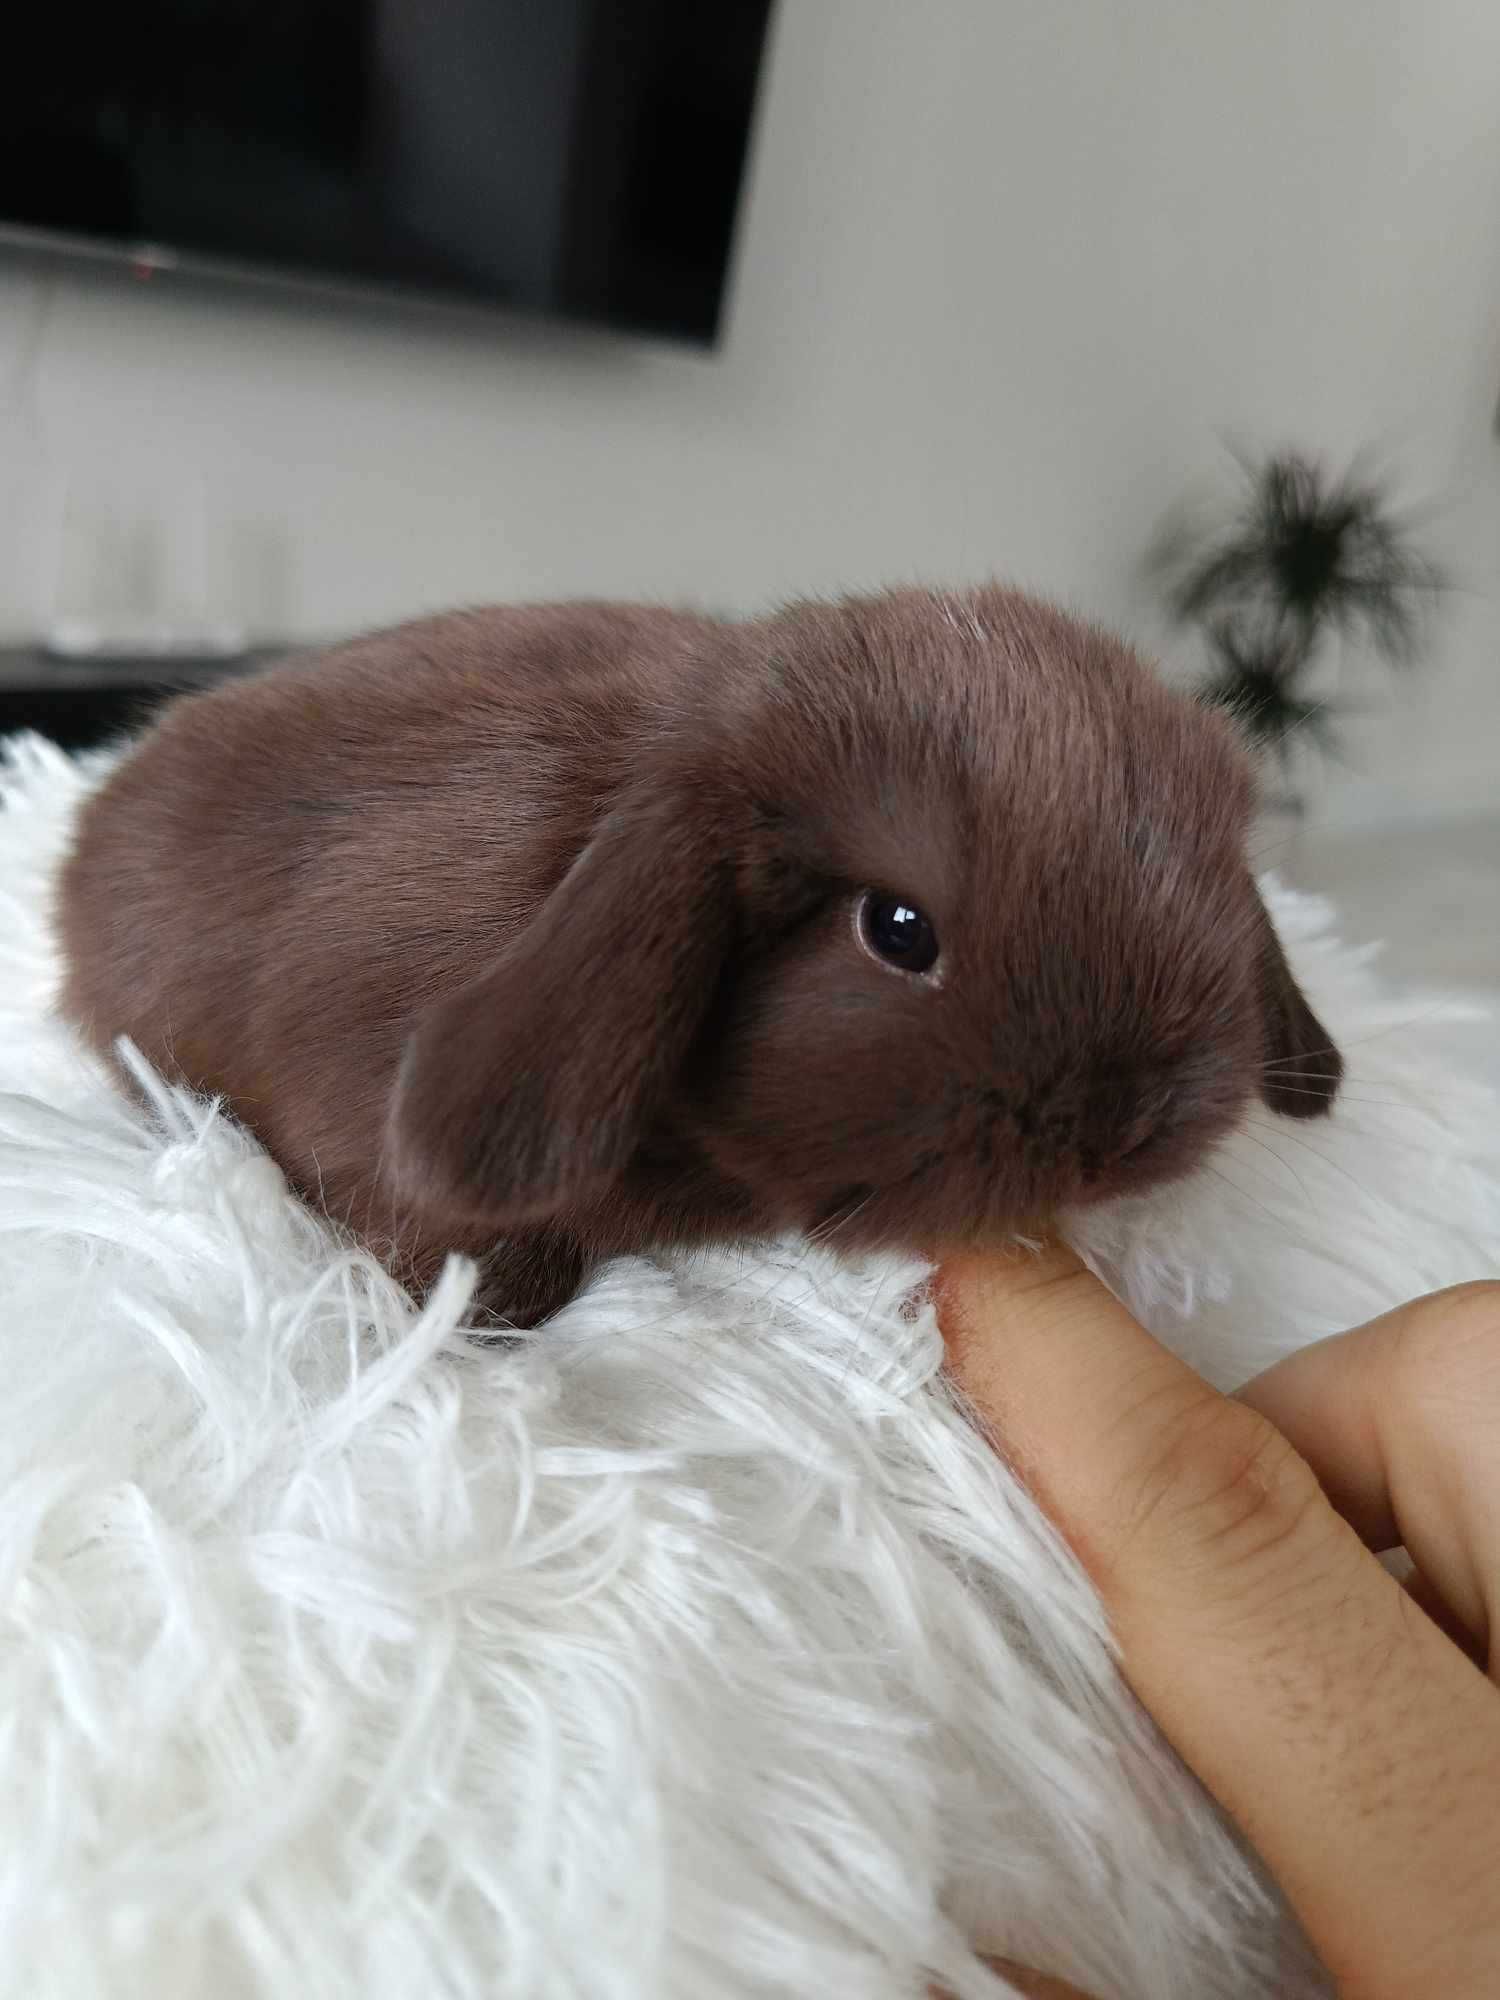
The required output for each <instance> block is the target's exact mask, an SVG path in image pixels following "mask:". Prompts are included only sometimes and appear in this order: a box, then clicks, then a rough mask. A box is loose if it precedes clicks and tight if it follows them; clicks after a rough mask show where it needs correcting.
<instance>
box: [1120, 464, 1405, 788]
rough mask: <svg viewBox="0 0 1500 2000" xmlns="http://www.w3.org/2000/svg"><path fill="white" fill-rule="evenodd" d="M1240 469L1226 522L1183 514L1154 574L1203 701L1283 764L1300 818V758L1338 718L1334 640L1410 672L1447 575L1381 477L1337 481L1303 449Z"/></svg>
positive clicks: (1325, 740) (1329, 738)
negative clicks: (1416, 537)
mask: <svg viewBox="0 0 1500 2000" xmlns="http://www.w3.org/2000/svg"><path fill="white" fill-rule="evenodd" d="M1244 473H1245V493H1244V496H1243V498H1242V500H1241V502H1240V505H1239V506H1238V508H1237V509H1235V510H1234V511H1233V512H1232V513H1231V515H1230V516H1229V518H1228V519H1227V520H1226V521H1223V522H1222V523H1221V524H1219V525H1218V526H1217V527H1211V526H1207V525H1206V524H1204V523H1203V522H1201V521H1194V520H1192V519H1191V518H1188V519H1186V520H1184V519H1183V518H1182V517H1180V516H1179V517H1178V518H1177V519H1175V520H1174V522H1173V523H1172V525H1171V526H1170V527H1169V528H1168V529H1167V530H1166V531H1165V532H1164V533H1163V535H1162V536H1161V537H1160V538H1159V540H1158V543H1157V546H1156V550H1155V553H1154V558H1153V566H1154V567H1155V569H1156V570H1157V573H1158V575H1159V576H1160V577H1161V578H1162V580H1163V582H1164V584H1165V587H1166V592H1167V600H1168V603H1169V606H1170V608H1171V610H1172V613H1173V615H1174V616H1175V618H1176V619H1178V620H1179V621H1180V622H1181V623H1183V624H1185V625H1188V626H1190V627H1192V628H1194V629H1196V630H1197V631H1198V632H1199V633H1200V634H1201V637H1202V640H1203V644H1204V647H1205V650H1206V652H1207V655H1208V661H1209V664H1208V668H1207V670H1206V672H1205V673H1204V675H1203V676H1202V677H1201V679H1200V681H1199V685H1198V693H1199V695H1200V697H1201V699H1203V700H1204V701H1206V702H1210V703H1212V704H1213V705H1214V706H1216V707H1220V708H1224V709H1227V710H1228V711H1229V712H1230V714H1232V715H1233V716H1234V717H1235V719H1236V720H1237V721H1238V722H1239V724H1240V726H1241V727H1242V728H1243V730H1244V731H1245V734H1246V735H1247V736H1248V737H1249V739H1250V741H1251V743H1252V745H1253V746H1254V747H1255V749H1256V750H1257V751H1258V752H1260V753H1261V755H1262V756H1263V757H1264V758H1265V759H1266V760H1267V761H1268V762H1271V763H1274V764H1275V765H1276V766H1277V767H1278V770H1279V773H1280V777H1281V780H1282V784H1283V788H1284V792H1285V796H1283V798H1282V799H1281V800H1280V801H1278V803H1279V804H1280V806H1281V807H1282V809H1283V810H1293V811H1296V810H1299V809H1300V803H1301V802H1300V798H1299V796H1298V795H1297V793H1296V792H1295V790H1293V789H1291V773H1292V765H1293V760H1294V757H1295V755H1296V753H1297V752H1298V751H1299V750H1318V751H1324V752H1327V751H1331V750H1332V749H1333V748H1334V745H1335V740H1336V739H1335V736H1334V729H1333V723H1334V718H1335V715H1336V713H1337V709H1336V707H1335V704H1334V703H1333V701H1332V699H1331V695H1330V694H1329V693H1328V692H1326V691H1325V692H1322V693H1320V692H1319V688H1320V687H1321V688H1323V689H1325V690H1326V689H1327V686H1328V679H1329V673H1330V671H1331V668H1330V656H1331V648H1332V642H1334V641H1335V640H1338V639H1344V640H1350V641H1354V642H1355V643H1362V644H1363V645H1364V646H1365V647H1367V648H1368V649H1369V650H1370V651H1371V652H1373V653H1374V654H1375V655H1376V656H1377V657H1378V658H1379V659H1381V660H1382V661H1384V663H1385V664H1386V665H1387V666H1389V667H1392V668H1396V669H1405V668H1410V667H1412V666H1414V665H1415V664H1416V663H1417V661H1418V659H1419V657H1420V654H1421V642H1422V637H1423V629H1424V623H1425V619H1424V613H1425V612H1426V610H1427V608H1428V607H1429V605H1430V604H1431V603H1432V602H1433V601H1434V599H1435V598H1436V595H1437V593H1438V591H1439V590H1440V589H1441V587H1442V576H1441V573H1440V572H1439V570H1438V569H1437V567H1436V565H1435V564H1434V563H1433V562H1431V561H1430V560H1429V558H1428V557H1427V556H1426V555H1424V554H1423V553H1422V551H1421V549H1420V548H1419V547H1417V545H1416V544H1415V542H1414V541H1413V540H1412V538H1411V535H1410V531H1409V529H1408V527H1407V526H1406V525H1405V524H1404V523H1403V522H1402V521H1401V519H1400V518H1399V516H1398V515H1397V514H1396V513H1395V511H1394V509H1393V508H1392V506H1391V502H1390V499H1389V496H1388V494H1387V492H1386V490H1385V489H1384V488H1383V487H1382V486H1380V485H1379V484H1377V483H1376V482H1375V481H1373V480H1369V479H1362V478H1359V477H1357V476H1356V475H1355V474H1354V473H1353V472H1349V473H1345V474H1342V475H1339V476H1335V475H1333V474H1331V473H1329V472H1328V471H1326V470H1325V469H1324V468H1323V467H1321V466H1320V465H1318V464H1317V463H1315V462H1314V461H1313V460H1311V459H1309V458H1306V457H1304V456H1302V455H1301V454H1300V453H1296V452H1284V453H1280V454H1278V455H1276V456H1273V457H1270V458H1267V459H1265V460H1264V461H1262V462H1261V463H1259V464H1254V463H1246V464H1244Z"/></svg>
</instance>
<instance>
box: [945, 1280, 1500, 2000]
mask: <svg viewBox="0 0 1500 2000" xmlns="http://www.w3.org/2000/svg"><path fill="white" fill-rule="evenodd" d="M937 1295H938V1308H939V1314H940V1319H941V1322H942V1325H943V1328H944V1334H945V1338H946V1339H947V1340H948V1342H949V1354H950V1365H951V1367H952V1369H953V1372H954V1374H955V1376H956V1378H957V1380H958V1382H959V1384H960V1386H961V1387H962V1388H963V1389H964V1391H965V1392H966V1393H967V1395H968V1396H969V1397H970V1399H971V1401H972V1402H973V1403H974V1404H975V1406H976V1407H977V1409H978V1411H979V1412H980V1414H981V1416H982V1417H983V1418H984V1419H986V1420H987V1421H988V1423H989V1424H990V1425H991V1427H992V1428H993V1429H994V1430H995V1431H996V1432H997V1433H998V1434H999V1436H1000V1437H1001V1438H1002V1439H1003V1441H1004V1445H1005V1448H1006V1449H1007V1451H1008V1452H1009V1453H1010V1455H1011V1456H1012V1458H1013V1459H1014V1461H1015V1462H1016V1464H1017V1466H1018V1468H1019V1469H1020V1471H1021V1472H1022V1474H1023V1476H1025V1477H1026V1478H1027V1480H1028V1481H1029V1482H1030V1484H1031V1485H1032V1487H1033V1490H1034V1491H1035V1492H1036V1493H1037V1495H1038V1498H1039V1499H1040V1500H1041V1502H1042V1504H1043V1505H1044V1507H1046V1508H1047V1510H1048V1511H1049V1512H1050V1513H1051V1514H1052V1516H1053V1518H1054V1519H1055V1520H1056V1521H1057V1523H1058V1524H1059V1526H1060V1527H1061V1528H1062V1530H1063V1532H1064V1533H1065V1534H1066V1536H1067V1537H1068V1539H1069V1541H1070V1542H1071V1543H1072V1545H1073V1546H1074V1548H1075V1549H1076V1550H1077V1551H1078V1553H1079V1555H1080V1557H1081V1558H1082V1560H1083V1562H1084V1563H1085V1565H1086V1566H1087V1567H1088V1569H1089V1570H1090V1572H1091V1573H1092V1575H1093V1576H1094V1579H1095V1581H1096V1583H1097V1585H1098V1587H1099V1590H1100V1592H1101V1595H1102V1596H1103V1598H1104V1601H1105V1603H1106V1606H1107V1607H1108V1609H1109V1611H1110V1614H1111V1618H1112V1623H1113V1625H1114V1629H1115V1633H1116V1636H1117V1639H1118V1642H1119V1646H1120V1650H1121V1658H1122V1665H1123V1667H1124V1671H1125V1673H1126V1675H1127V1676H1128V1678H1129V1679H1130V1681H1131V1682H1132V1684H1133V1685H1134V1686H1135V1688H1136V1690H1137V1692H1138V1693H1139V1694H1140V1696H1141V1698H1142V1700H1143V1701H1144V1702H1145V1704H1146V1706H1147V1707H1148V1708H1149V1709H1150V1710H1151V1712H1152V1713H1153V1714H1154V1715H1155V1717H1156V1719H1157V1721H1158V1722H1159V1724H1160V1725H1161V1727H1162V1729H1163V1730H1164V1732H1165V1733H1166V1735H1167V1736H1168V1737H1169V1738H1170V1739H1171V1741H1172V1742H1173V1743H1174V1744H1175V1745H1176V1747H1177V1749H1178V1750H1179V1751H1180V1752H1181V1754H1182V1755H1183V1757H1184V1758H1185V1759H1186V1761H1187V1762H1188V1763H1189V1764H1190V1765H1191V1766H1192V1767H1193V1768H1194V1769H1195V1770H1196V1771H1197V1773H1198V1774H1199V1776H1200V1777H1201V1778H1202V1779H1203V1780H1204V1782H1205V1783H1206V1784H1207V1785H1208V1786H1209V1788H1210V1789H1211V1790H1212V1791H1213V1792H1214V1793H1215V1795H1216V1796H1217V1797H1218V1798H1219V1800H1220V1801H1221V1803H1222V1804H1223V1805H1224V1806H1225V1807H1226V1809H1227V1810H1228V1811H1229V1812H1230V1813H1231V1814H1232V1815H1233V1817H1234V1818H1235V1819H1236V1820H1237V1821H1238V1822H1239V1824H1240V1826H1241V1827H1242V1828H1243V1829H1244V1831H1245V1832H1246V1834H1247V1835H1248V1836H1249V1838H1250V1840H1251V1842H1252V1844H1253V1845H1254V1846H1255V1847H1257V1848H1258V1849H1259V1851H1260V1853H1261V1854H1262V1856H1263V1857H1264V1859H1265V1860H1266V1862H1267V1864H1268V1865H1269V1867H1270V1868H1271V1870H1272V1872H1273V1873H1274V1874H1275V1875H1276V1877H1277V1878H1278V1880H1279V1881H1280V1882H1281V1884H1282V1887H1283V1888H1284V1890H1285V1891H1286V1893H1287V1895H1288V1896H1289V1898H1290V1900H1291V1901H1292V1903H1293V1905H1294V1906H1295V1907H1296V1909H1297V1910H1298V1912H1299V1914H1300V1915H1301V1917H1302V1920H1303V1923H1304V1925H1305V1926H1306V1928H1307V1930H1308V1932H1309V1934H1310V1935H1311V1937H1312V1939H1313V1941H1314V1943H1315V1944H1316V1945H1317V1946H1318V1948H1319V1949H1320V1950H1321V1952H1322V1953H1323V1956H1324V1958H1325V1961H1326V1962H1327V1964H1328V1965H1329V1968H1330V1970H1331V1971H1332V1972H1333V1973H1334V1976H1335V1978H1336V1979H1338V1980H1343V1981H1347V1982H1348V1984H1349V1985H1350V1986H1351V1988H1352V1987H1354V1986H1356V1985H1357V1986H1358V1990H1359V1991H1360V1992H1361V1994H1363V1995H1365V1996H1367V2000H1376V1997H1377V1996H1384V1995H1387V1994H1389V1995H1392V1996H1394V1995H1396V1994H1402V1995H1409V1994H1410V1993H1412V1992H1417V1991H1425V1992H1444V1993H1447V1994H1450V1995H1466V1994H1469V1993H1471V1992H1472V1993H1476V1994H1477V1993H1479V1992H1486V1991H1491V1990H1493V1989H1494V1984H1495V1981H1496V1977H1497V1973H1500V1911H1497V1910H1496V1909H1495V1908H1494V1907H1493V1902H1494V1899H1493V1893H1492V1885H1493V1883H1494V1882H1495V1881H1496V1880H1500V1814H1497V1813H1496V1810H1495V1800H1496V1799H1497V1798H1500V1696H1497V1695H1496V1692H1495V1690H1494V1689H1493V1688H1491V1687H1490V1686H1489V1685H1488V1684H1487V1683H1486V1681H1485V1680H1484V1679H1483V1677H1482V1676H1481V1675H1480V1674H1478V1673H1477V1672H1476V1671H1475V1670H1474V1668H1473V1667H1472V1666H1471V1665H1470V1663H1469V1662H1468V1661H1467V1660H1465V1659H1464V1658H1463V1657H1462V1655H1461V1654H1460V1653H1458V1652H1457V1651H1456V1650H1455V1649H1454V1648H1453V1647H1452V1646H1450V1645H1449V1644H1448V1642H1447V1641H1446V1640H1445V1639H1444V1638H1443V1637H1442V1635H1441V1634H1440V1633H1439V1632H1438V1631H1436V1630H1435V1629H1434V1627H1433V1626H1432V1625H1431V1624H1430V1623H1429V1622H1428V1621H1427V1620H1426V1619H1424V1618H1421V1617H1420V1616H1418V1615H1417V1614H1416V1613H1415V1612H1414V1609H1413V1607H1412V1605H1411V1603H1410V1600H1409V1599H1408V1598H1407V1597H1406V1595H1405V1593H1404V1592H1403V1591H1402V1590H1401V1588H1400V1586H1399V1585H1398V1584H1397V1583H1396V1582H1395V1581H1394V1579H1393V1578H1391V1577H1390V1576H1388V1575H1387V1574H1386V1572H1385V1571H1384V1570H1383V1569H1382V1568H1381V1566H1380V1564H1379V1563H1378V1562H1377V1561H1376V1560H1375V1558H1374V1557H1373V1556H1371V1555H1370V1554H1369V1553H1368V1551H1367V1550H1366V1549H1364V1548H1363V1547H1362V1546H1361V1544H1360V1542H1359V1540H1358V1538H1357V1537H1356V1536H1355V1534H1354V1532H1353V1531H1352V1530H1351V1529H1350V1528H1349V1526H1348V1525H1347V1523H1345V1522H1344V1521H1343V1520H1341V1519H1340V1517H1339V1516H1338V1515H1337V1514H1336V1513H1335V1512H1334V1510H1333V1509H1332V1508H1331V1507H1330V1506H1329V1505H1328V1503H1327V1501H1326V1500H1325V1499H1324V1497H1323V1494H1322V1492H1321V1490H1320V1488H1319V1487H1318V1484H1317V1481H1316V1478H1315V1476H1314V1474H1313V1473H1312V1471H1311V1469H1310V1468H1309V1467H1308V1466H1307V1464H1306V1463H1305V1461H1304V1460H1302V1459H1301V1458H1300V1457H1299V1456H1298V1455H1297V1454H1296V1453H1295V1451H1294V1450H1293V1449H1292V1447H1291V1446H1290V1445H1289V1444H1288V1443H1287V1442H1286V1440H1285V1439H1283V1438H1282V1437H1281V1435H1280V1433H1279V1432H1278V1431H1277V1430H1276V1429H1275V1428H1274V1427H1273V1426H1272V1425H1271V1424H1270V1423H1268V1422H1267V1420H1266V1419H1265V1418H1264V1417H1262V1416H1261V1415H1260V1414H1259V1413H1258V1412H1256V1411H1253V1410H1251V1409H1249V1408H1247V1407H1245V1406H1243V1405H1241V1404H1239V1403H1236V1402H1234V1401H1231V1400H1230V1399H1228V1398H1226V1397H1222V1396H1219V1395H1217V1394H1216V1393H1215V1392H1214V1391H1213V1390H1211V1389H1210V1388H1209V1387H1208V1385H1207V1384H1206V1383H1204V1382H1202V1381H1201V1380H1200V1378H1199V1377H1197V1376H1196V1375H1194V1374H1193V1372H1192V1371H1191V1370H1190V1369H1188V1368H1186V1367H1185V1366H1184V1365H1183V1364H1182V1363H1181V1362H1179V1361H1177V1360H1176V1359H1175V1358H1174V1357H1173V1356H1172V1355H1170V1354H1168V1353H1167V1352H1166V1350H1165V1349H1164V1348H1162V1347H1161V1346H1160V1344H1159V1343H1158V1342H1156V1341H1155V1340H1153V1339H1152V1338H1151V1336H1150V1335H1149V1334H1148V1333H1147V1332H1146V1331H1145V1329H1144V1328H1143V1327H1141V1326H1140V1325H1139V1324H1138V1323H1137V1321H1136V1320H1135V1319H1134V1318H1133V1317H1132V1316H1131V1315H1130V1314H1129V1313H1128V1312H1127V1311H1126V1310H1125V1309H1124V1307H1123V1306H1121V1305H1120V1304H1119V1303H1118V1302H1117V1301H1116V1300H1115V1299H1114V1298H1112V1297H1111V1295H1110V1294H1109V1293H1108V1292H1107V1291H1106V1290H1105V1288H1104V1287H1103V1286H1102V1285H1100V1284H1099V1283H1098V1281H1097V1280H1096V1279H1094V1278H1093V1277H1091V1276H1090V1275H1089V1274H1088V1273H1087V1272H1086V1271H1085V1270H1084V1269H1083V1267H1082V1266H1081V1264H1080V1263H1079V1262H1078V1260H1077V1258H1076V1257H1074V1256H1073V1255H1072V1254H1071V1253H1069V1252H1067V1251H1063V1250H1060V1249H1053V1250H1049V1251H1047V1252H1045V1253H1044V1254H1043V1255H1041V1256H1039V1257H1035V1258H1027V1259H1025V1260H1022V1259H1021V1258H1018V1257H1011V1258H1006V1257H1002V1256H996V1255H989V1256H975V1257H972V1258H959V1259H955V1260H953V1261H951V1262H950V1263H948V1264H947V1265H946V1266H945V1267H944V1268H943V1270H942V1271H941V1272H940V1274H939V1279H938V1288H937Z"/></svg>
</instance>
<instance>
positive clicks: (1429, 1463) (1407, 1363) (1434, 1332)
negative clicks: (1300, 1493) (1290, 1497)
mask: <svg viewBox="0 0 1500 2000" xmlns="http://www.w3.org/2000/svg"><path fill="white" fill-rule="evenodd" d="M1239 1400H1240V1401H1242V1402H1244V1403H1246V1404H1248V1405H1249V1407H1250V1408H1252V1409H1255V1410H1258V1411H1260V1413H1261V1414H1262V1415H1263V1416H1266V1417H1269V1418H1270V1420H1271V1422H1272V1423H1273V1424H1275V1425H1276V1427H1277V1429H1278V1430H1279V1431H1281V1433H1282V1434H1283V1436H1285V1437H1287V1438H1289V1439H1290V1441H1291V1442H1292V1444H1293V1445H1295V1446H1296V1448H1297V1450H1298V1451H1299V1452H1300V1453H1301V1454H1302V1456H1303V1457H1304V1458H1305V1459H1306V1460H1307V1462H1308V1463H1309V1464H1310V1465H1311V1466H1312V1468H1313V1470H1314V1472H1316V1473H1317V1475H1318V1479H1319V1482H1320V1483H1321V1485H1322V1487H1323V1490H1324V1492H1325V1493H1326V1494H1327V1495H1328V1497H1329V1499H1330V1500H1331V1501H1332V1503H1333V1505H1334V1506H1335V1507H1337V1509H1338V1510H1339V1512H1340V1513H1341V1514H1342V1515H1343V1516H1344V1518H1345V1519H1346V1520H1347V1521H1348V1522H1349V1523H1350V1524H1351V1525H1352V1526H1353V1528H1354V1529H1355V1531H1356V1532H1357V1533H1358V1534H1359V1535H1360V1537H1361V1538H1362V1539H1363V1540H1364V1541H1365V1542H1366V1543H1367V1544H1368V1545H1369V1546H1370V1547H1371V1548H1374V1549H1391V1548H1395V1547H1397V1546H1404V1547H1405V1548H1406V1550H1407V1552H1408V1554H1409V1555H1410V1556H1411V1558H1412V1560H1413V1562H1414V1563H1415V1564H1416V1566H1417V1569H1418V1571H1419V1572H1420V1573H1421V1576H1422V1579H1423V1584H1422V1587H1421V1590H1420V1591H1418V1590H1413V1595H1414V1596H1415V1597H1416V1598H1417V1601H1418V1602H1420V1603H1423V1604H1424V1606H1426V1607H1427V1608H1429V1609H1432V1610H1433V1611H1434V1615H1438V1616H1439V1622H1440V1623H1444V1624H1445V1625H1446V1624H1448V1623H1450V1622H1451V1621H1456V1623H1457V1626H1458V1628H1459V1630H1460V1631H1461V1632H1462V1633H1463V1634H1464V1636H1465V1640H1466V1642H1467V1643H1469V1644H1471V1645H1477V1647H1478V1649H1479V1656H1480V1657H1481V1658H1485V1657H1487V1656H1488V1655H1489V1653H1490V1649H1491V1635H1492V1633H1494V1631H1495V1627H1496V1624H1497V1618H1496V1609H1497V1606H1496V1595H1497V1591H1500V1285H1494V1284H1477V1285H1459V1286H1455V1287H1453V1288H1452V1289H1451V1290H1449V1291H1445V1292H1434V1293H1432V1294H1431V1295H1430V1296H1429V1297H1427V1298H1422V1299H1414V1300H1413V1301H1412V1302H1411V1303H1410V1304H1408V1305H1404V1306H1400V1307H1398V1308H1397V1309H1396V1310H1395V1311H1394V1312H1388V1313H1384V1314H1382V1315H1381V1317H1380V1318H1379V1319H1374V1320H1371V1321H1370V1322H1369V1324H1368V1325H1366V1326H1360V1327H1355V1328H1354V1329H1353V1331H1352V1332H1349V1333H1342V1334H1337V1335H1335V1336H1334V1337H1333V1338H1331V1339H1329V1340H1322V1341H1318V1342H1317V1343H1316V1344H1315V1345H1314V1346H1311V1347H1307V1348H1303V1349H1302V1350H1301V1351H1300V1352H1298V1353H1296V1354H1292V1355H1289V1356H1287V1358H1286V1359H1285V1360H1283V1361H1279V1362H1278V1363H1277V1364H1276V1366H1275V1367H1274V1368H1269V1369H1267V1370H1266V1372H1265V1373H1264V1374H1263V1375H1258V1376H1257V1377H1256V1378H1255V1380H1254V1381H1252V1382H1248V1383H1247V1384H1246V1385H1245V1387H1244V1388H1243V1389H1241V1390H1240V1391H1239ZM1432 1592H1435V1593H1436V1596H1437V1599H1438V1600H1440V1604H1441V1611H1439V1609H1438V1606H1435V1605H1434V1604H1433V1602H1432V1596H1431V1593H1432ZM1444 1613H1445V1614H1446V1617H1444V1616H1443V1614H1444Z"/></svg>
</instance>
